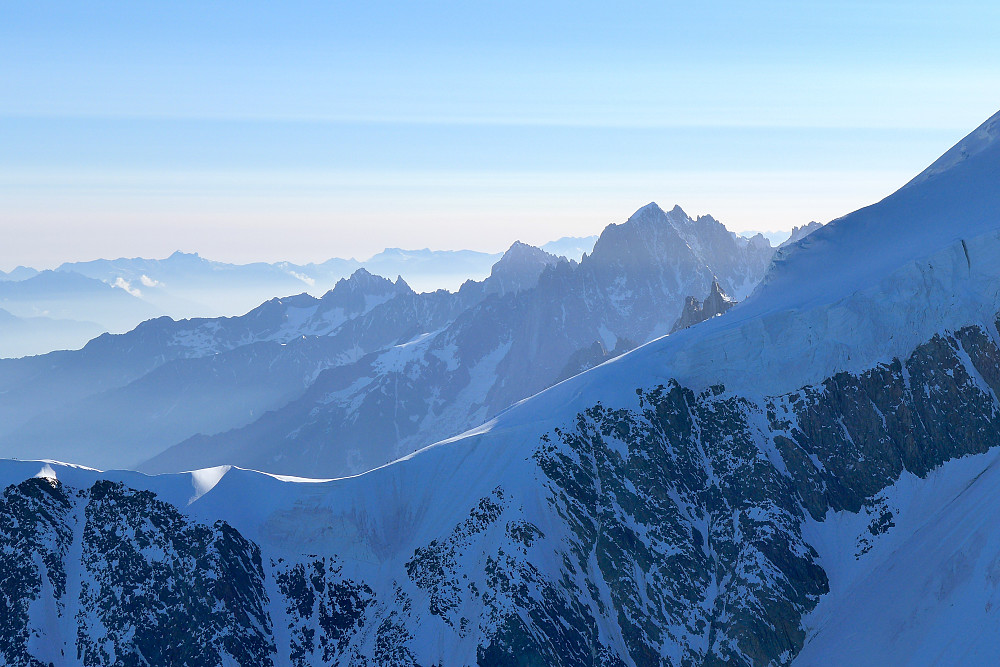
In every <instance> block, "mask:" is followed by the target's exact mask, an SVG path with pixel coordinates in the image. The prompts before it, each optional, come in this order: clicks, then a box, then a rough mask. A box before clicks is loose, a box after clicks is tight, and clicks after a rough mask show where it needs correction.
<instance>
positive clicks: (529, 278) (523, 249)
mask: <svg viewBox="0 0 1000 667" xmlns="http://www.w3.org/2000/svg"><path fill="white" fill-rule="evenodd" d="M558 261H559V258H558V257H556V256H555V255H550V254H549V253H547V252H545V251H544V250H541V249H540V248H536V247H535V246H531V245H528V244H526V243H521V242H520V241H515V242H514V245H512V246H511V247H510V248H509V249H508V250H507V252H505V253H504V254H503V257H501V258H500V259H499V260H498V261H497V263H496V264H494V265H493V270H492V271H491V272H490V276H489V278H487V279H486V280H485V281H484V282H483V286H484V288H485V291H486V293H487V294H499V295H501V296H503V295H504V294H516V293H517V292H522V291H524V290H528V289H532V288H534V287H535V285H537V284H538V277H539V276H541V275H542V271H544V270H545V269H546V268H547V267H549V266H552V265H553V264H555V263H557V262H558Z"/></svg>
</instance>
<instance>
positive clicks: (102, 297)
mask: <svg viewBox="0 0 1000 667" xmlns="http://www.w3.org/2000/svg"><path fill="white" fill-rule="evenodd" d="M596 240H597V237H596V236H594V237H565V238H562V239H559V240H557V241H552V242H550V243H547V244H545V245H544V246H543V248H547V249H550V250H553V251H557V254H558V255H559V256H566V257H568V258H570V259H577V260H578V259H579V258H580V257H581V256H582V255H583V254H584V253H586V252H590V251H591V250H592V249H593V246H594V242H595V241H596ZM500 257H501V254H500V253H486V252H477V251H473V250H429V249H423V250H402V249H399V248H387V249H385V250H384V251H382V252H380V253H378V254H376V255H373V256H372V257H370V258H369V259H367V260H364V261H359V260H356V259H339V258H334V259H330V260H327V261H325V262H323V263H320V264H304V265H297V264H292V263H290V262H276V263H271V264H268V263H263V262H258V263H252V264H228V263H225V262H218V261H213V260H209V259H205V258H203V257H200V256H199V255H198V254H197V253H183V252H175V253H174V254H172V255H170V256H169V257H167V258H165V259H144V258H119V259H113V260H107V259H100V260H93V261H87V262H68V263H65V264H62V265H60V266H59V267H57V268H56V269H55V270H52V271H37V270H35V269H32V268H29V267H24V266H19V267H17V268H16V269H14V270H12V271H11V272H10V273H3V272H0V308H3V309H5V310H7V311H8V312H9V313H10V314H12V315H13V316H15V317H18V318H19V319H26V318H32V319H33V321H32V322H31V323H30V326H29V325H28V324H26V323H20V324H18V325H13V324H8V323H7V322H8V321H7V320H5V321H4V322H0V357H21V356H28V355H37V354H44V353H46V352H50V351H52V350H57V349H77V348H80V347H82V346H83V345H84V344H85V343H86V342H87V341H89V340H90V339H92V338H94V337H95V336H96V335H98V334H100V333H102V332H111V333H123V332H126V331H129V330H130V329H132V328H134V327H135V326H136V325H138V324H139V323H140V322H142V321H144V320H147V319H151V318H154V317H157V316H163V315H167V316H169V317H172V318H175V319H180V318H191V317H218V316H237V315H242V314H244V313H246V312H248V311H250V310H252V309H253V308H255V307H257V306H258V305H260V304H261V303H262V302H264V301H266V300H267V299H270V298H272V297H274V296H278V295H290V294H298V293H300V292H306V293H311V294H315V295H317V296H319V295H322V294H324V293H325V292H326V291H328V290H329V289H330V288H331V287H333V286H334V285H335V284H336V282H337V281H338V280H340V279H342V278H346V277H348V276H349V275H350V274H352V273H353V272H355V271H357V270H358V269H360V268H365V269H366V270H367V271H370V272H371V273H374V274H378V275H385V276H390V277H392V276H404V277H405V280H406V281H408V283H409V284H410V285H412V286H413V287H415V288H416V289H417V290H418V291H426V290H437V289H441V288H448V289H457V288H458V287H459V286H460V285H461V283H462V282H464V281H466V280H468V279H470V278H472V279H476V280H482V279H483V278H485V277H486V276H488V275H489V273H490V268H491V266H492V265H493V264H494V263H496V261H497V260H498V259H500Z"/></svg>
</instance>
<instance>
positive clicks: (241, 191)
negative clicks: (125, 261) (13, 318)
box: [0, 0, 1000, 270]
mask: <svg viewBox="0 0 1000 667" xmlns="http://www.w3.org/2000/svg"><path fill="white" fill-rule="evenodd" d="M998 64H1000V3H995V2H961V1H959V2H950V3H941V2H923V1H921V0H918V1H914V2H905V3H904V2H877V1H876V2H826V3H824V2H775V1H768V0H764V1H762V2H755V3H746V2H704V3H692V2H684V3H676V2H656V3H635V2H615V3H607V2H602V3H589V2H540V1H535V2H519V1H515V0H511V1H507V2H501V3H494V2H475V3H469V2H461V3H459V2H433V1H432V2H422V3H416V2H377V1H375V2H363V3H362V2H352V3H343V2H322V3H304V2H282V3H273V2H268V3H258V2H211V3H209V2H180V3H162V2H157V3H151V2H121V3H116V2H99V1H97V2H87V3H77V2H46V1H44V0H42V1H39V2H31V3H27V2H24V3H15V2H4V3H0V238H2V243H0V270H9V269H10V268H12V267H14V266H15V265H18V264H27V265H32V266H36V267H38V268H47V267H54V266H56V265H58V264H59V263H61V262H63V261H75V260H85V259H93V258H97V257H118V256H146V257H165V256H167V255H169V254H170V253H171V252H173V251H174V250H178V249H180V250H184V251H186V252H199V253H200V254H202V255H203V256H206V257H210V258H213V259H219V260H224V261H237V262H245V261H257V260H266V261H278V260H288V261H295V262H308V261H322V260H324V259H327V258H329V257H334V256H340V257H349V256H355V257H358V258H364V257H367V256H369V255H371V254H373V253H375V252H378V251H379V250H381V249H382V248H385V247H404V248H423V247H431V248H438V249H457V248H471V249H476V250H486V251H491V252H494V251H499V250H502V249H504V248H506V247H507V246H509V245H510V243H511V242H513V241H514V240H517V239H519V240H522V241H525V242H528V243H536V244H541V243H544V242H545V241H548V240H553V239H556V238H559V237H562V236H586V235H590V234H596V233H599V232H600V230H601V229H602V228H603V227H604V226H606V225H607V224H609V223H612V222H621V221H623V220H625V219H626V218H627V217H628V215H629V214H630V213H631V212H633V211H634V210H635V209H637V208H639V207H640V206H642V205H644V204H646V203H648V202H649V201H656V202H658V203H659V204H660V205H661V206H663V207H664V208H669V207H671V206H673V205H674V204H679V205H680V206H681V207H682V208H684V209H685V210H686V211H687V212H688V213H689V214H705V213H709V214H712V215H713V216H715V217H716V218H718V219H719V220H721V221H722V222H723V223H725V224H726V225H727V226H728V227H729V228H730V229H732V230H734V231H743V230H752V229H757V230H787V229H790V228H791V227H792V226H793V225H801V224H803V223H806V222H809V221H810V220H819V221H821V222H826V221H829V220H831V219H833V218H836V217H838V216H840V215H843V214H846V213H848V212H850V211H852V210H854V209H856V208H859V207H861V206H864V205H867V204H870V203H872V202H874V201H877V200H879V199H881V198H882V197H884V196H886V195H888V194H890V193H891V192H892V191H893V190H895V189H896V188H898V187H899V186H900V185H902V184H903V183H905V182H906V181H907V180H909V179H910V178H911V177H912V176H914V175H915V174H916V173H918V172H919V171H921V170H922V169H923V168H924V167H926V166H927V165H928V164H930V163H931V162H932V161H933V160H934V159H935V158H936V157H937V156H938V155H940V154H941V153H943V152H944V151H945V150H946V149H947V148H949V147H950V146H951V145H952V144H954V143H955V142H956V141H958V140H959V139H961V137H963V136H964V135H965V134H967V133H968V132H970V131H971V130H972V129H974V128H975V127H976V126H977V125H979V124H980V123H981V122H983V121H984V120H985V119H986V118H988V117H989V116H991V115H992V114H993V113H995V112H996V111H997V109H998V108H1000V67H998Z"/></svg>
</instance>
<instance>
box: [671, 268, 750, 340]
mask: <svg viewBox="0 0 1000 667" xmlns="http://www.w3.org/2000/svg"><path fill="white" fill-rule="evenodd" d="M736 303H737V302H736V301H734V300H733V298H732V297H730V296H729V295H728V294H726V293H725V292H724V291H722V287H721V286H720V285H719V281H718V280H713V281H712V286H711V287H710V288H709V290H708V296H706V297H705V300H704V301H698V299H696V298H695V297H693V296H689V297H687V298H686V299H685V300H684V310H683V311H682V312H681V316H680V317H679V318H677V322H675V323H674V327H673V329H671V330H670V333H673V332H675V331H680V330H681V329H686V328H688V327H690V326H694V325H695V324H698V323H699V322H704V321H705V320H707V319H711V318H713V317H715V316H716V315H722V314H723V313H725V312H726V311H727V310H729V309H730V308H732V307H733V306H735V305H736Z"/></svg>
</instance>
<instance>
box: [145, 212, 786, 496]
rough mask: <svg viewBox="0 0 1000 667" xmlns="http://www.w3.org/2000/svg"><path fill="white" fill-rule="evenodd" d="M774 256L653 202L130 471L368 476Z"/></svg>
mask: <svg viewBox="0 0 1000 667" xmlns="http://www.w3.org/2000/svg"><path fill="white" fill-rule="evenodd" d="M772 253H773V250H772V249H771V247H770V245H769V244H768V243H767V241H766V240H764V239H763V237H760V238H755V239H750V240H747V239H739V238H738V237H736V236H735V235H734V234H732V233H730V232H728V231H727V230H726V228H725V227H724V226H723V225H722V224H720V223H719V222H717V221H716V220H714V219H713V218H711V217H709V216H703V217H700V218H697V219H692V218H690V217H689V216H687V215H686V214H685V213H684V212H683V211H682V210H681V209H680V208H677V207H675V208H674V209H673V210H671V211H670V212H665V211H663V210H662V209H660V208H659V207H658V206H656V205H655V204H650V205H648V206H645V207H643V208H642V209H640V210H639V211H638V212H636V213H635V214H634V215H633V216H632V217H630V218H629V219H628V221H626V222H625V223H623V224H619V225H611V226H609V227H608V228H607V229H605V231H604V233H603V234H602V235H601V237H600V238H599V239H598V241H597V243H596V245H595V246H594V251H593V253H592V254H590V255H588V256H585V257H584V258H583V259H582V261H581V262H580V263H579V264H576V263H572V262H565V261H563V262H554V261H552V260H551V259H549V260H546V259H545V257H546V256H545V254H544V253H542V252H541V251H539V250H538V249H533V248H531V247H530V246H526V245H524V244H515V245H514V246H512V247H511V249H510V250H509V251H508V252H507V253H506V254H505V255H504V258H503V259H501V261H500V262H498V263H497V265H496V266H495V267H494V271H493V273H492V274H491V277H490V278H489V279H488V280H487V281H486V282H484V283H481V284H476V283H467V284H466V285H464V286H463V287H462V290H460V292H459V294H472V293H473V292H474V290H478V292H479V293H481V294H482V295H483V298H482V299H481V300H480V301H479V302H477V303H476V305H474V306H472V307H471V308H469V309H468V310H467V311H465V312H463V313H462V314H461V315H460V316H458V317H457V318H456V319H455V320H454V322H452V323H450V324H448V325H447V326H445V327H443V328H441V329H440V330H437V331H429V332H428V334H427V335H426V336H422V337H420V338H416V339H413V340H411V341H407V342H406V343H405V344H403V345H397V346H394V347H392V348H388V349H384V350H380V351H378V352H375V353H373V354H371V355H369V356H367V357H364V358H361V359H359V360H358V361H357V362H355V363H352V364H344V365H339V366H337V367H335V368H330V369H328V370H326V371H324V372H323V373H321V374H320V375H319V376H318V377H317V378H316V380H315V381H314V382H313V383H312V385H311V386H310V387H309V389H308V390H306V391H305V392H304V393H303V394H302V395H301V397H300V398H298V399H296V400H294V401H292V402H290V403H288V404H287V405H285V406H283V407H281V408H280V409H277V410H275V411H273V412H271V413H268V414H266V415H264V416H262V417H261V418H260V419H258V420H256V421H255V422H254V423H252V424H250V425H248V426H246V427H243V428H240V429H237V430H234V431H231V432H228V433H221V434H218V435H214V436H202V435H199V436H196V437H194V438H192V439H190V440H189V441H187V442H183V443H180V444H178V445H177V446H175V447H172V448H171V449H168V450H166V451H165V452H163V453H162V454H160V455H158V456H157V457H155V458H153V459H152V460H150V461H148V462H147V463H145V464H143V465H142V466H141V468H140V469H141V470H144V471H148V472H169V471H177V470H186V469H192V468H200V467H209V466H215V465H223V464H233V465H239V466H242V467H247V468H253V469H257V470H267V471H271V472H278V473H282V474H292V475H303V474H309V475H317V476H323V477H336V476H342V475H347V474H356V473H359V472H363V471H365V470H369V469H371V468H373V467H376V466H378V465H382V464H384V463H388V462H389V461H392V460H394V459H396V458H398V457H399V456H403V455H405V454H409V453H410V452H412V451H415V450H417V449H419V448H420V447H422V446H425V445H427V444H429V443H432V442H434V441H436V440H438V439H441V438H445V437H448V436H450V435H453V434H455V433H458V432H461V431H463V430H465V429H467V428H470V427H473V426H476V425H477V424H480V423H482V422H483V421H485V420H487V419H490V418H491V417H493V416H494V415H496V414H497V413H499V412H500V411H501V410H503V409H505V408H507V407H508V406H510V405H511V404H513V403H515V402H517V401H519V400H521V399H524V398H526V397H528V396H531V395H532V394H534V393H536V392H538V391H541V390H543V389H545V388H546V387H549V386H551V385H552V384H554V383H556V382H558V381H560V380H563V379H565V378H567V377H569V376H571V375H573V374H575V373H577V372H580V371H582V370H585V369H586V368H589V367H592V366H593V365H596V364H597V363H600V362H602V361H604V360H606V359H608V358H610V357H611V356H614V355H616V354H621V353H622V352H624V351H626V350H628V349H631V348H632V347H634V346H635V345H636V344H637V343H643V342H646V341H649V340H651V339H653V338H656V337H658V336H661V335H664V334H666V333H668V332H669V331H670V327H671V325H672V324H673V323H674V321H675V320H676V319H677V316H678V315H679V314H680V311H681V306H682V303H683V296H684V295H685V294H689V293H692V292H694V291H706V290H708V288H709V286H710V285H711V284H713V282H715V281H718V282H721V283H722V284H724V285H725V288H726V289H727V290H734V291H736V292H737V293H740V291H741V290H742V291H743V292H744V293H745V291H746V290H747V289H748V287H747V286H748V285H753V284H756V282H757V281H758V280H759V277H760V276H761V275H762V273H763V271H764V268H765V267H766V266H767V263H768V262H769V261H770V257H771V255H772ZM531 267H535V268H534V269H531ZM512 269H516V270H515V271H514V274H515V275H517V276H521V277H520V278H518V280H520V281H521V282H520V283H518V281H517V280H514V279H513V278H511V277H510V274H511V271H512ZM525 276H527V277H528V278H529V280H525V278H524V277H525ZM511 285H513V286H515V287H520V289H517V288H511V287H510V286H511ZM528 287H530V289H528Z"/></svg>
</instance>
